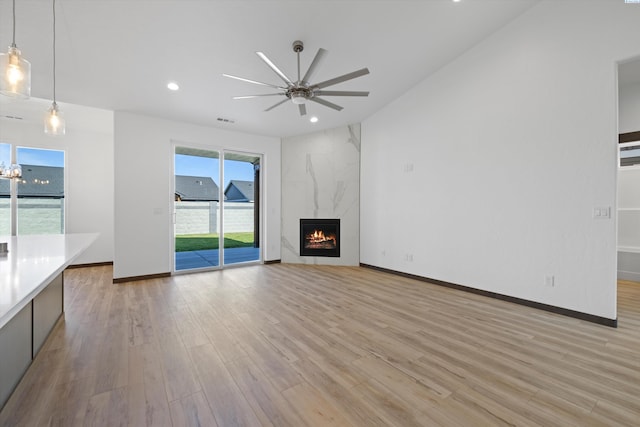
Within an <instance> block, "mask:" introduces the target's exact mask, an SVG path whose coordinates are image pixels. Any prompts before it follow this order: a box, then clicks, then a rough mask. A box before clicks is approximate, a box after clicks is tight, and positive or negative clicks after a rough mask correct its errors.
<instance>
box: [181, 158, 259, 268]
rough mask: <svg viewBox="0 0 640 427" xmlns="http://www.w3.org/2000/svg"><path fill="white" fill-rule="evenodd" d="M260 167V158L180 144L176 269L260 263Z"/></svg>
mask: <svg viewBox="0 0 640 427" xmlns="http://www.w3.org/2000/svg"><path fill="white" fill-rule="evenodd" d="M260 163H261V157H260V156H259V155H257V154H246V153H233V152H220V151H216V150H209V149H201V148H192V147H185V146H175V154H174V171H175V172H174V195H173V197H174V242H175V255H174V271H176V272H180V271H186V270H205V269H206V270H208V269H217V268H221V267H222V266H225V265H232V264H240V263H247V262H257V261H260V260H261V252H260V237H259V236H260V224H261V215H260V208H259V207H260ZM219 183H222V184H223V185H219Z"/></svg>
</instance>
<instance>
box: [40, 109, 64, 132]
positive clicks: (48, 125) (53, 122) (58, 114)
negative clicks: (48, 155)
mask: <svg viewBox="0 0 640 427" xmlns="http://www.w3.org/2000/svg"><path fill="white" fill-rule="evenodd" d="M44 133H46V134H47V135H53V136H56V135H64V133H65V122H64V114H63V113H62V111H60V109H58V104H56V102H55V101H54V102H53V103H52V104H51V107H50V108H49V110H47V115H46V116H45V118H44Z"/></svg>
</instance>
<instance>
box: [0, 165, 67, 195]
mask: <svg viewBox="0 0 640 427" xmlns="http://www.w3.org/2000/svg"><path fill="white" fill-rule="evenodd" d="M21 166H22V179H20V180H18V181H17V187H18V197H37V198H55V199H59V198H62V197H64V168H63V167H57V166H36V165H21ZM9 182H10V181H9V180H8V179H0V197H9Z"/></svg>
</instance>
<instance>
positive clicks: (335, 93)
mask: <svg viewBox="0 0 640 427" xmlns="http://www.w3.org/2000/svg"><path fill="white" fill-rule="evenodd" d="M313 94H314V95H320V96H369V92H364V91H352V90H317V91H315V92H313Z"/></svg>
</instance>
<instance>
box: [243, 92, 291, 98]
mask: <svg viewBox="0 0 640 427" xmlns="http://www.w3.org/2000/svg"><path fill="white" fill-rule="evenodd" d="M276 95H282V96H284V93H265V94H262V95H242V96H234V97H233V99H249V98H259V97H261V96H276Z"/></svg>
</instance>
